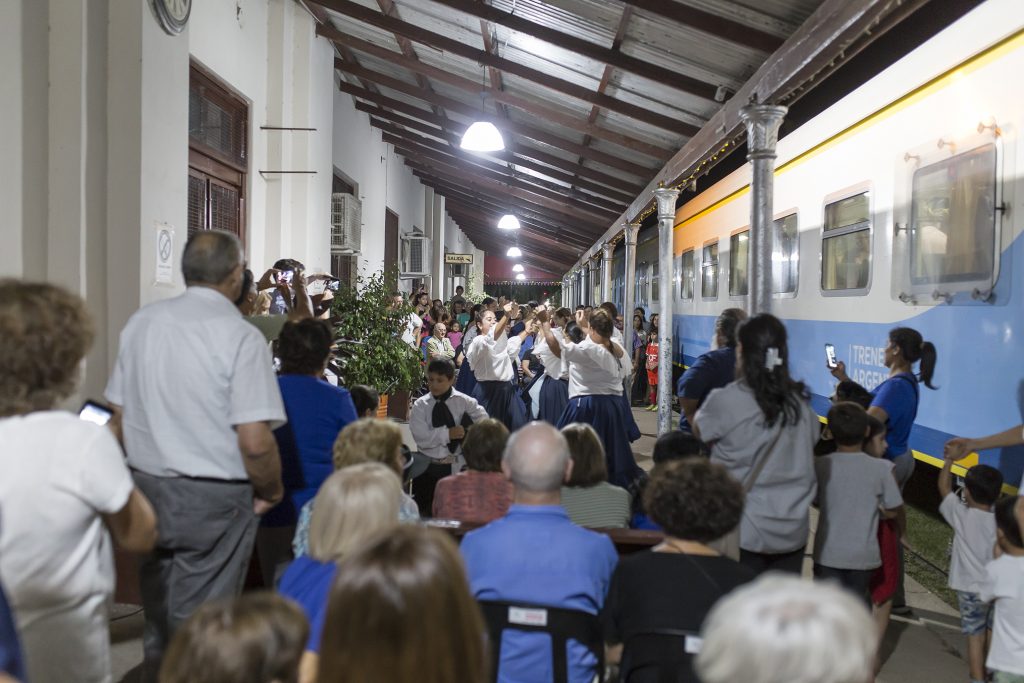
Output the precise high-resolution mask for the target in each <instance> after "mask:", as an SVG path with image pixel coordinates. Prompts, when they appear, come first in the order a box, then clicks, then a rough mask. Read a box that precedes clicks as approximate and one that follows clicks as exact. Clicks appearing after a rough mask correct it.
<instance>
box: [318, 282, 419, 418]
mask: <svg viewBox="0 0 1024 683" xmlns="http://www.w3.org/2000/svg"><path fill="white" fill-rule="evenodd" d="M390 281H391V280H389V278H388V274H387V273H384V272H383V271H378V272H376V273H374V274H373V275H371V276H369V277H366V278H364V277H362V276H359V277H357V278H356V284H355V286H354V287H341V288H339V290H338V292H337V293H336V294H335V295H334V303H333V304H332V310H333V313H334V316H333V317H334V320H335V328H334V336H335V339H336V340H337V343H338V352H337V359H336V363H335V367H336V371H337V373H338V379H339V382H340V383H341V384H342V385H343V386H348V387H350V386H354V385H356V384H365V385H367V386H371V387H373V388H374V389H376V390H377V391H378V392H379V393H380V395H381V400H382V402H383V401H385V400H387V399H385V397H390V400H389V401H388V403H389V405H388V409H389V410H388V414H389V415H391V416H394V417H399V418H401V419H408V414H409V396H410V392H411V391H412V390H413V389H416V388H418V387H419V386H420V385H421V383H422V381H423V368H422V365H421V363H422V358H421V356H420V354H419V353H417V351H415V350H414V349H413V348H412V347H411V346H409V345H408V344H406V343H405V342H403V341H402V337H401V333H402V331H404V329H405V325H406V321H407V320H408V317H409V313H410V312H412V308H411V307H409V306H408V305H406V304H403V305H402V306H401V307H399V308H397V309H396V308H394V307H393V306H392V301H393V300H392V289H391V287H390V286H389V284H388V283H389V282H390Z"/></svg>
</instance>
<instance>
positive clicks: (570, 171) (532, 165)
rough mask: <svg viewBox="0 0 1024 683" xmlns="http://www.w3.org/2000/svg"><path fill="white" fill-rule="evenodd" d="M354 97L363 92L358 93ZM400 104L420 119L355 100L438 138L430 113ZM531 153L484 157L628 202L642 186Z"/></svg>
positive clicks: (369, 111) (375, 113)
mask: <svg viewBox="0 0 1024 683" xmlns="http://www.w3.org/2000/svg"><path fill="white" fill-rule="evenodd" d="M356 90H358V89H357V88H353V91H356ZM357 97H362V96H361V95H357ZM378 99H379V98H374V99H369V98H367V100H368V101H371V102H376V101H378ZM384 99H386V98H384ZM394 102H396V103H397V104H402V103H400V102H397V100H395V101H394ZM402 106H403V109H402V110H401V111H403V112H409V113H410V116H416V117H422V120H420V119H419V118H408V117H406V116H402V115H401V114H396V113H395V112H393V111H390V110H387V109H384V108H383V107H380V106H371V105H369V104H366V103H364V102H359V101H357V102H356V109H358V110H359V111H362V112H366V113H367V114H371V115H373V116H374V117H377V118H380V119H386V120H388V121H392V122H394V123H397V124H399V125H401V126H403V127H405V128H410V129H413V130H418V131H420V132H421V133H426V134H427V135H431V136H433V137H435V138H441V133H442V131H441V129H440V128H437V127H435V126H431V125H429V124H428V123H426V121H430V120H433V118H432V115H431V114H430V113H429V112H426V111H424V110H422V109H418V108H416V107H411V106H408V105H402ZM455 130H458V129H455ZM422 144H424V145H427V146H429V147H433V148H435V149H439V150H443V151H451V152H454V153H455V154H456V155H458V156H470V155H471V156H481V157H484V155H483V154H476V153H472V152H466V151H463V150H462V149H461V148H459V147H458V146H454V147H453V146H449V145H446V144H444V143H443V142H440V140H433V139H426V138H425V139H424V140H423V142H422ZM520 152H522V154H520ZM532 153H533V150H532V149H531V148H529V147H523V146H521V145H520V146H518V147H515V148H513V149H512V150H511V151H509V150H506V151H504V152H491V153H488V154H486V157H485V158H492V159H497V160H499V161H503V162H505V163H510V164H515V165H517V166H522V167H523V168H529V169H532V170H534V171H537V172H538V173H543V174H544V175H546V176H548V177H549V178H553V179H555V180H561V181H563V182H573V180H574V178H576V179H577V180H576V184H577V185H578V186H579V187H581V188H586V189H588V190H591V191H593V192H595V193H597V194H600V195H602V196H605V197H609V198H612V199H617V200H621V201H624V202H627V203H628V202H632V201H633V199H634V198H635V197H636V195H635V194H630V193H631V192H633V191H636V192H639V191H640V189H641V187H640V186H639V185H630V184H629V183H628V182H624V181H622V180H619V179H616V178H614V177H612V176H609V175H606V174H604V173H602V172H600V171H597V170H594V169H590V168H584V167H582V166H580V165H579V164H578V163H576V162H573V161H570V160H568V159H561V158H560V157H556V156H554V155H545V154H544V153H539V154H541V155H545V156H546V157H547V159H545V160H544V163H538V162H537V161H534V160H533V159H529V158H526V156H523V155H524V154H525V155H532ZM539 158H540V157H539V156H538V159H539ZM545 164H548V165H545ZM563 169H564V170H563ZM587 178H594V179H595V180H597V181H603V183H604V184H601V182H591V181H590V180H586V179H587ZM609 185H614V187H609ZM616 188H617V189H616Z"/></svg>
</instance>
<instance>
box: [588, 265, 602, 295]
mask: <svg viewBox="0 0 1024 683" xmlns="http://www.w3.org/2000/svg"><path fill="white" fill-rule="evenodd" d="M587 265H588V266H589V268H590V278H589V279H588V280H587V303H589V304H590V305H591V306H593V307H594V308H597V307H598V306H600V305H601V303H602V302H600V301H594V300H593V299H594V287H597V286H598V285H599V284H600V282H601V256H600V254H595V255H594V258H592V259H590V262H589V263H588V264H587Z"/></svg>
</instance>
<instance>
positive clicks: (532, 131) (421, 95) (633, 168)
mask: <svg viewBox="0 0 1024 683" xmlns="http://www.w3.org/2000/svg"><path fill="white" fill-rule="evenodd" d="M334 67H335V68H336V69H339V70H341V71H344V72H346V73H350V74H352V75H353V76H358V77H360V78H366V79H368V80H370V81H373V82H374V83H376V84H377V85H383V86H385V87H387V88H391V89H392V90H397V91H398V92H400V93H404V94H406V95H411V96H412V97H415V98H416V99H419V100H423V101H424V102H426V103H428V104H436V105H440V106H443V107H444V108H446V109H448V110H450V111H454V112H458V113H460V114H462V115H463V116H468V117H470V118H474V119H475V118H476V117H477V116H479V115H480V111H479V109H478V108H477V107H474V106H472V105H469V104H466V103H464V102H460V101H459V100H455V99H452V98H450V97H442V96H441V95H438V94H437V93H435V92H434V91H432V90H424V89H423V88H419V87H417V86H414V85H409V84H408V83H406V82H405V81H403V80H401V79H398V78H393V77H391V76H388V75H387V74H382V73H378V72H376V71H373V70H371V69H367V68H366V67H363V66H360V65H359V64H356V63H353V62H349V61H347V60H344V59H336V60H334ZM501 125H502V126H503V127H504V128H505V129H506V130H507V131H509V132H512V133H516V134H518V135H522V136H524V137H527V138H530V139H532V140H537V141H538V142H543V143H545V144H548V145H551V146H553V147H558V148H560V149H564V150H566V151H568V152H573V153H575V154H579V155H580V156H585V157H587V158H588V159H593V160H594V161H598V162H600V163H602V164H604V165H606V166H610V167H612V168H617V169H619V170H620V171H625V172H626V173H631V174H633V175H635V176H637V177H640V178H648V177H650V175H651V174H652V173H653V172H654V169H653V168H651V167H649V166H641V165H640V164H635V163H633V162H632V161H626V160H625V159H621V158H619V157H617V156H615V155H613V154H608V153H606V152H599V151H597V150H594V149H588V148H586V147H584V146H583V145H581V144H579V143H577V142H573V141H571V140H566V139H565V138H561V137H559V136H557V135H555V134H553V133H548V132H547V131H544V130H541V129H539V128H534V127H533V126H529V125H526V124H524V123H516V122H513V121H502V124H501Z"/></svg>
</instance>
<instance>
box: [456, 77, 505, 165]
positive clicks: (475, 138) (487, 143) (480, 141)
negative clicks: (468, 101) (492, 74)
mask: <svg viewBox="0 0 1024 683" xmlns="http://www.w3.org/2000/svg"><path fill="white" fill-rule="evenodd" d="M486 78H487V71H486V70H484V71H483V72H482V74H481V78H480V119H479V120H478V121H474V122H473V124H472V125H471V126H470V127H469V128H467V129H466V132H465V133H463V134H462V142H460V143H459V147H461V148H462V149H464V150H466V151H468V152H500V151H501V150H503V149H505V139H504V138H503V137H501V131H499V130H498V129H497V128H496V127H495V126H494V124H493V123H491V122H490V121H487V120H486V119H487V112H486V110H485V108H484V102H485V101H486V100H487V84H486V80H485V79H486Z"/></svg>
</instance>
